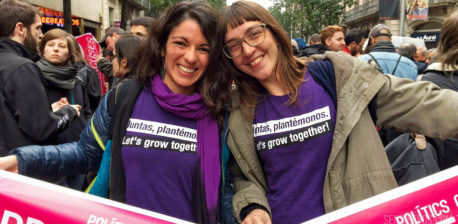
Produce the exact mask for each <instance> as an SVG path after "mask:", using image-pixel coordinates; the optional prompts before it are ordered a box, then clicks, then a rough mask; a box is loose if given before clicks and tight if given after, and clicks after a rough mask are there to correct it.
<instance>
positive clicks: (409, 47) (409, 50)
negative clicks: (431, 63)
mask: <svg viewBox="0 0 458 224" xmlns="http://www.w3.org/2000/svg"><path fill="white" fill-rule="evenodd" d="M416 52H417V47H416V46H415V44H413V43H405V44H402V45H401V46H400V47H399V51H398V53H399V54H400V55H401V56H404V57H406V58H408V59H410V60H411V61H412V62H413V63H415V65H416V66H417V72H418V74H419V75H420V74H423V71H424V70H425V68H426V64H425V63H423V62H419V61H416V60H415V55H416V54H417V53H416Z"/></svg>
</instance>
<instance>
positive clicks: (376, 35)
mask: <svg viewBox="0 0 458 224" xmlns="http://www.w3.org/2000/svg"><path fill="white" fill-rule="evenodd" d="M359 59H360V60H364V61H368V60H371V61H374V62H376V63H377V65H378V67H379V68H380V69H381V70H382V71H383V73H385V74H392V75H395V76H397V77H400V78H408V79H411V80H415V79H416V78H417V75H418V69H417V66H416V65H415V63H413V61H412V60H409V59H408V58H406V57H403V56H401V55H399V54H398V53H397V52H396V49H395V47H394V45H393V43H392V42H391V31H390V29H388V27H387V26H386V25H385V24H377V25H375V26H374V27H373V28H372V29H371V31H370V32H369V43H368V46H367V49H366V54H364V55H362V56H361V57H359Z"/></svg>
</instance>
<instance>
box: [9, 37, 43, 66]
mask: <svg viewBox="0 0 458 224" xmlns="http://www.w3.org/2000/svg"><path fill="white" fill-rule="evenodd" d="M0 52H9V53H12V54H17V55H19V56H21V57H25V58H28V59H30V60H32V61H33V62H37V61H38V60H40V56H38V54H37V53H35V52H33V51H32V50H30V49H27V48H26V47H25V46H24V45H22V44H20V43H18V42H16V41H14V40H11V39H9V38H7V37H2V38H0Z"/></svg>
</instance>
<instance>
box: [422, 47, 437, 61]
mask: <svg viewBox="0 0 458 224" xmlns="http://www.w3.org/2000/svg"><path fill="white" fill-rule="evenodd" d="M436 54H437V48H431V49H429V50H427V51H426V52H425V55H426V60H425V63H426V65H430V64H431V63H432V62H434V59H435V58H436Z"/></svg>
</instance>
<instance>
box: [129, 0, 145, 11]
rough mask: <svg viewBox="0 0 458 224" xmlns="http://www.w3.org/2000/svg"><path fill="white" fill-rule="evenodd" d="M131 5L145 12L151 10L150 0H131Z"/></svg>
mask: <svg viewBox="0 0 458 224" xmlns="http://www.w3.org/2000/svg"><path fill="white" fill-rule="evenodd" d="M130 3H131V4H132V5H134V6H136V7H138V8H141V9H143V10H148V9H149V2H148V0H131V1H130Z"/></svg>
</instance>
